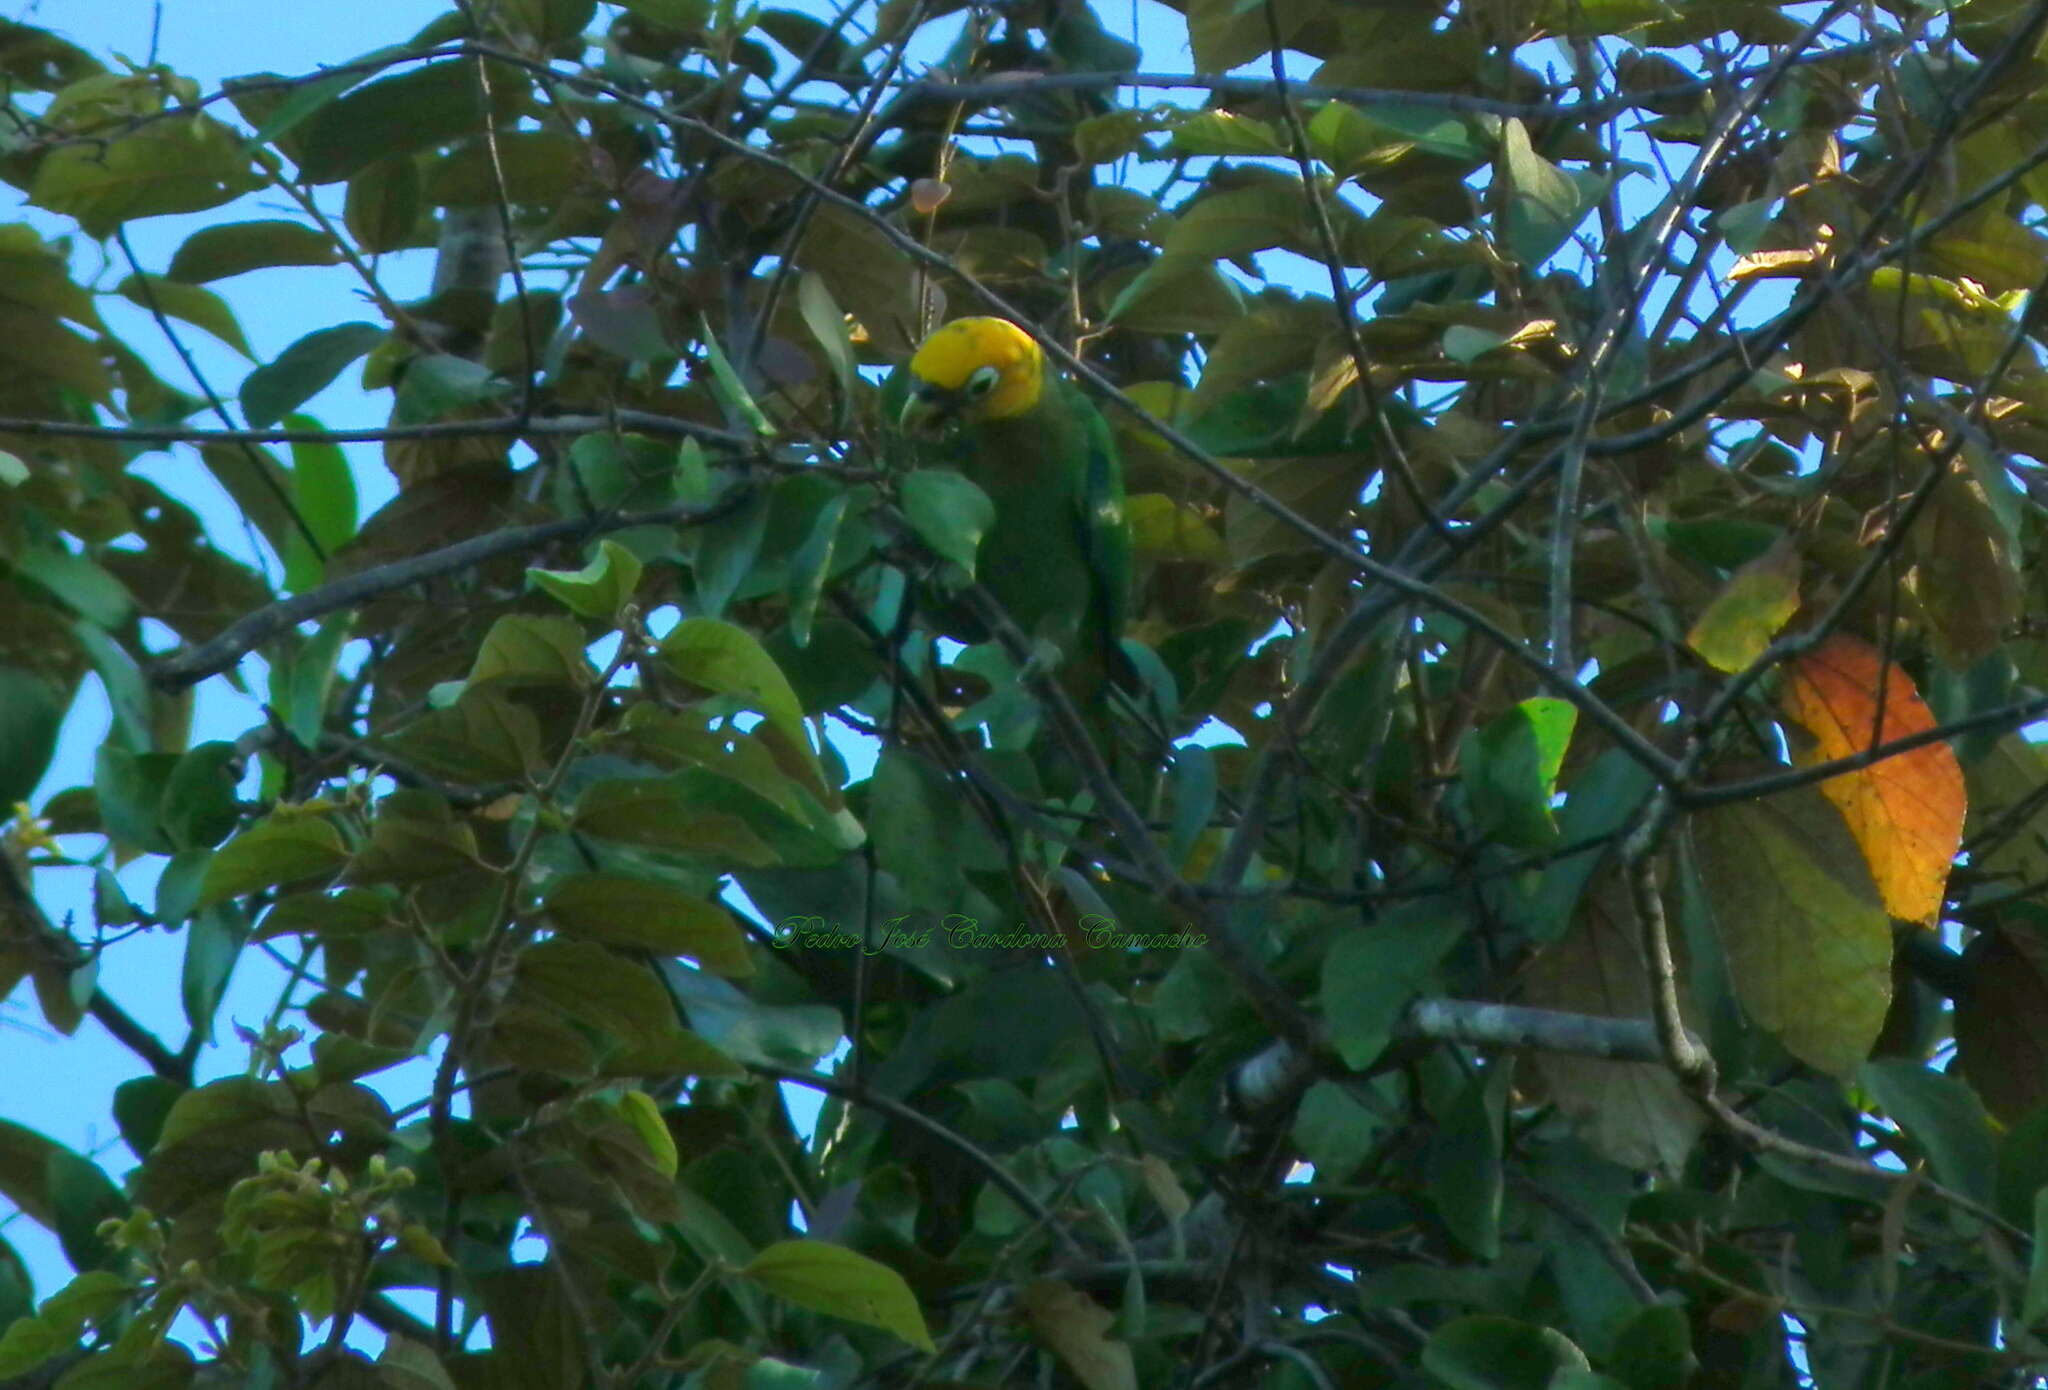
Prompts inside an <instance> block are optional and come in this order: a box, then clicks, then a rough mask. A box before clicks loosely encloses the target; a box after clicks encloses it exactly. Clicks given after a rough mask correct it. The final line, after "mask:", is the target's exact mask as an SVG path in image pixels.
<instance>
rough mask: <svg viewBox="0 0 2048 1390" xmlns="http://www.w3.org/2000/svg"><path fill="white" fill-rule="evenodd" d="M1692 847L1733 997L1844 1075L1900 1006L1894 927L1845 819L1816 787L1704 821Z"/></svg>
mask: <svg viewBox="0 0 2048 1390" xmlns="http://www.w3.org/2000/svg"><path fill="white" fill-rule="evenodd" d="M1690 837H1691V843H1692V852H1693V856H1694V861H1695V864H1696V866H1697V869H1698V881H1699V886H1700V889H1701V892H1702V894H1703V896H1704V899H1705V903H1706V907H1707V911H1708V915H1709V916H1710V917H1711V918H1712V920H1713V924H1714V928H1715V932H1716V934H1717V935H1718V936H1719V937H1720V941H1721V950H1722V952H1723V954H1725V955H1726V957H1727V960H1728V975H1729V979H1730V981H1731V982H1732V983H1733V984H1734V987H1735V996H1736V998H1737V999H1738V1000H1739V1001H1740V1002H1741V1004H1742V1007H1743V1009H1744V1011H1745V1012H1747V1013H1748V1015H1749V1016H1750V1018H1752V1019H1754V1020H1755V1021H1756V1023H1757V1025H1758V1026H1759V1027H1761V1028H1764V1029H1765V1030H1767V1031H1768V1032H1770V1033H1772V1034H1774V1035H1776V1037H1777V1038H1778V1040H1779V1041H1780V1042H1782V1043H1783V1044H1784V1045H1785V1049H1786V1051H1788V1052H1790V1053H1791V1054H1792V1055H1793V1056H1795V1057H1797V1058H1799V1060H1801V1061H1802V1062H1805V1063H1806V1064H1807V1065H1809V1066H1811V1067H1814V1068H1816V1069H1817V1070H1820V1071H1825V1072H1831V1073H1833V1074H1835V1075H1837V1076H1846V1075H1848V1074H1849V1073H1850V1072H1852V1071H1854V1070H1855V1069H1856V1068H1857V1066H1859V1065H1860V1064H1861V1063H1862V1062H1863V1060H1864V1058H1865V1057H1867V1056H1869V1054H1870V1047H1871V1044H1872V1043H1874V1042H1875V1041H1876V1040H1877V1034H1878V1030H1879V1029H1880V1028H1881V1027H1883V1025H1884V1016H1885V1010H1886V1009H1887V1008H1888V1007H1889V1005H1890V1003H1891V993H1892V982H1891V958H1892V934H1891V923H1890V921H1889V920H1888V919H1887V917H1886V915H1885V911H1884V908H1883V907H1882V906H1880V905H1879V902H1878V897H1877V890H1876V888H1875V886H1874V885H1873V884H1872V883H1871V881H1870V871H1869V869H1868V868H1866V867H1865V865H1864V862H1863V857H1862V855H1861V854H1860V853H1859V852H1858V850H1857V846H1856V844H1855V842H1854V841H1853V840H1852V839H1851V838H1850V836H1849V835H1848V833H1847V832H1846V830H1845V828H1844V826H1843V824H1842V817H1841V815H1840V814H1839V813H1838V812H1837V811H1836V810H1835V808H1834V807H1833V806H1831V805H1829V804H1828V801H1827V800H1826V799H1825V798H1824V797H1822V796H1821V795H1820V793H1819V792H1818V791H1816V790H1815V789H1814V788H1812V787H1796V788H1794V789H1793V790H1791V791H1789V792H1785V793H1781V794H1780V795H1777V796H1773V797H1771V798H1770V799H1768V800H1766V801H1750V802H1741V803H1738V804H1735V805H1731V806H1721V807H1716V808H1714V809H1712V810H1708V811H1702V812H1697V813H1695V814H1694V815H1693V817H1692V819H1691V822H1690Z"/></svg>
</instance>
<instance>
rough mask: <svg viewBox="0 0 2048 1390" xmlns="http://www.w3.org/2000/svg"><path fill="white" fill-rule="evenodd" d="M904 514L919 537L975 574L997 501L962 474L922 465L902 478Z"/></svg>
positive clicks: (936, 550)
mask: <svg viewBox="0 0 2048 1390" xmlns="http://www.w3.org/2000/svg"><path fill="white" fill-rule="evenodd" d="M901 495H902V498H903V515H904V516H905V517H907V518H908V519H909V521H910V528H911V529H912V530H913V531H915V532H917V536H918V539H919V540H921V541H923V542H924V543H925V544H926V545H928V546H930V547H931V548H932V550H933V551H934V552H935V553H936V554H938V555H940V556H942V557H944V558H945V559H948V560H951V561H952V562H953V563H954V564H956V565H958V566H960V568H961V569H964V570H966V571H967V573H968V574H970V575H971V574H973V573H974V557H975V552H976V551H978V550H979V549H980V548H981V541H982V538H983V537H984V536H986V535H987V534H988V533H989V529H990V528H991V527H993V526H994V525H995V521H996V508H995V503H993V502H991V501H989V500H988V494H987V493H985V492H983V491H982V490H981V489H980V488H978V487H976V486H975V485H974V484H973V482H971V481H970V480H968V479H967V478H966V477H964V476H962V475H961V474H958V473H955V472H952V471H951V470H948V469H937V468H920V469H918V470H917V471H916V472H914V473H912V474H910V475H909V476H908V477H906V478H905V479H904V480H903V490H902V494H901Z"/></svg>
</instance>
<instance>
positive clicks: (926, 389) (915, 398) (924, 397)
mask: <svg viewBox="0 0 2048 1390" xmlns="http://www.w3.org/2000/svg"><path fill="white" fill-rule="evenodd" d="M957 405H958V402H957V401H955V400H954V398H953V393H952V392H950V391H947V390H944V389H943V388H941V387H937V386H931V385H919V386H916V387H913V388H912V389H911V392H910V397H909V399H907V400H905V401H904V402H903V413H902V415H900V416H899V417H898V418H897V421H896V423H897V424H898V425H899V426H901V427H902V430H903V432H904V433H905V434H909V435H916V436H919V437H921V438H929V437H931V436H933V435H936V434H941V433H944V431H945V428H946V426H947V425H949V424H951V423H952V421H953V414H954V411H955V409H956V407H957Z"/></svg>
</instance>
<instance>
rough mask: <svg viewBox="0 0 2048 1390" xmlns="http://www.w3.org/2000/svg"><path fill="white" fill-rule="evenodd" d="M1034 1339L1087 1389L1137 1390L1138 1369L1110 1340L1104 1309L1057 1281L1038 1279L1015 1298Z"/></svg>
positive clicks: (1121, 1347) (1122, 1345)
mask: <svg viewBox="0 0 2048 1390" xmlns="http://www.w3.org/2000/svg"><path fill="white" fill-rule="evenodd" d="M1018 1306H1019V1307H1021V1308H1022V1309H1023V1311H1024V1317H1025V1320H1026V1321H1028V1322H1029V1323H1030V1324H1031V1330H1032V1331H1033V1332H1035V1333H1037V1334H1038V1340H1039V1341H1041V1342H1043V1343H1044V1344H1045V1345H1046V1346H1049V1347H1051V1348H1052V1350H1053V1352H1054V1354H1056V1355H1057V1356H1058V1357H1059V1358H1060V1360H1061V1361H1064V1362H1065V1363H1066V1366H1067V1369H1068V1370H1070V1371H1072V1372H1073V1373H1074V1378H1075V1379H1076V1380H1078V1381H1080V1382H1081V1383H1082V1384H1083V1385H1085V1386H1087V1387H1088V1390H1138V1372H1137V1368H1136V1367H1135V1366H1134V1365H1133V1364H1132V1361H1131V1348H1130V1345H1129V1344H1128V1343H1126V1342H1119V1341H1115V1340H1112V1339H1111V1338H1110V1336H1109V1328H1110V1324H1111V1323H1112V1322H1113V1321H1115V1319H1113V1318H1111V1317H1110V1315H1109V1313H1108V1311H1107V1310H1106V1309H1104V1308H1103V1307H1102V1306H1101V1305H1099V1304H1097V1303H1096V1302H1095V1301H1094V1300H1093V1299H1091V1298H1089V1297H1088V1295H1087V1294H1084V1293H1082V1292H1081V1291H1080V1290H1079V1289H1076V1288H1074V1287H1073V1286H1072V1285H1069V1284H1063V1283H1061V1282H1060V1281H1059V1280H1057V1279H1040V1280H1037V1281H1036V1282H1034V1283H1032V1284H1031V1285H1030V1286H1029V1287H1028V1288H1026V1289H1025V1290H1024V1294H1023V1296H1022V1297H1021V1298H1019V1299H1018Z"/></svg>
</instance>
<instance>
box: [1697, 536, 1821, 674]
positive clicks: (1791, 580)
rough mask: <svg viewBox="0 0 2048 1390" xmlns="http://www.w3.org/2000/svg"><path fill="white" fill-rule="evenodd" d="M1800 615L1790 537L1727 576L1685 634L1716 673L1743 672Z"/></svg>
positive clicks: (1795, 552)
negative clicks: (1721, 586)
mask: <svg viewBox="0 0 2048 1390" xmlns="http://www.w3.org/2000/svg"><path fill="white" fill-rule="evenodd" d="M1798 611H1799V551H1798V549H1797V548H1796V547H1795V546H1794V545H1793V544H1792V539H1791V537H1790V536H1784V537H1781V538H1780V539H1779V541H1778V543H1777V544H1775V545H1773V546H1772V547H1771V548H1770V549H1769V550H1767V551H1765V552H1764V553H1763V554H1762V555H1759V556H1758V557H1757V558H1756V559H1754V560H1751V561H1750V562H1749V563H1748V564H1746V565H1744V566H1742V568H1740V569H1738V570H1736V571H1735V573H1734V574H1732V575H1730V576H1729V579H1728V583H1727V585H1726V586H1725V587H1724V588H1723V589H1722V590H1721V592H1720V593H1718V594H1716V595H1715V596H1714V600H1713V602H1712V603H1710V604H1708V605H1707V608H1706V611H1705V612H1703V613H1701V614H1700V616H1699V620H1698V621H1697V622H1695V623H1694V624H1693V625H1692V631H1690V632H1688V633H1687V634H1686V635H1685V644H1686V645H1687V646H1688V647H1691V648H1692V649H1693V650H1694V651H1696V652H1698V653H1699V654H1700V655H1701V656H1702V657H1704V658H1706V661H1707V664H1708V665H1709V666H1712V667H1713V668H1714V669H1715V670H1717V671H1727V672H1730V673H1731V674H1732V673H1733V672H1736V671H1742V670H1746V669H1747V668H1748V667H1749V665H1750V664H1751V663H1752V662H1754V661H1755V660H1756V659H1757V658H1758V657H1760V656H1762V655H1763V653H1764V648H1766V647H1768V646H1769V645H1770V644H1771V639H1772V638H1773V637H1776V636H1777V635H1778V632H1779V629H1781V628H1783V627H1784V626H1785V624H1786V623H1788V622H1790V621H1792V615H1793V614H1794V613H1797V612H1798Z"/></svg>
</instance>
